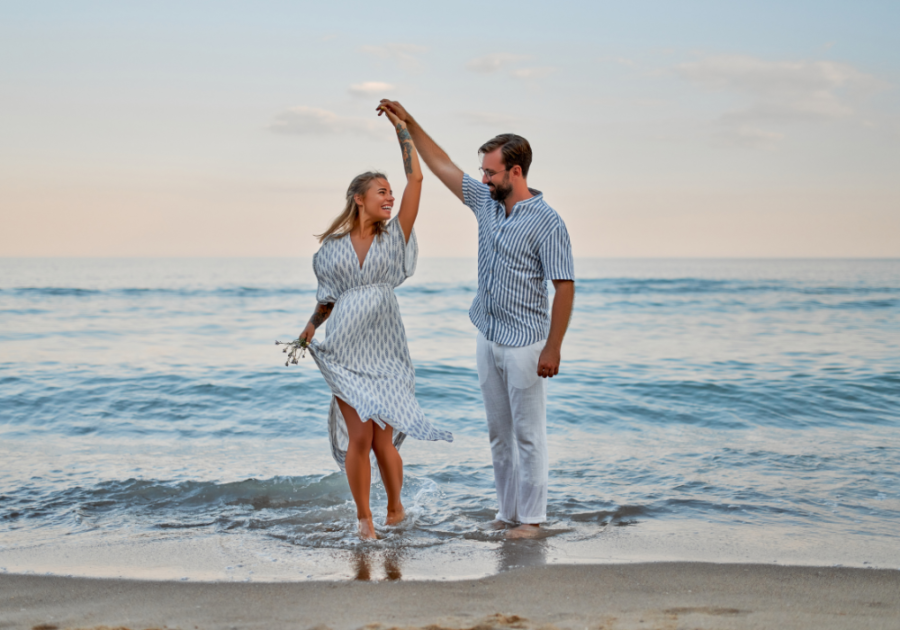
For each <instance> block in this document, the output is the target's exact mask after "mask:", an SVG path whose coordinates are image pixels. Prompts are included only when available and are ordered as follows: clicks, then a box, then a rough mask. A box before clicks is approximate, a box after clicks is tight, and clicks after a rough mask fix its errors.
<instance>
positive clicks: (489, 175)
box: [478, 168, 509, 179]
mask: <svg viewBox="0 0 900 630" xmlns="http://www.w3.org/2000/svg"><path fill="white" fill-rule="evenodd" d="M478 170H479V171H481V176H482V177H487V178H488V179H491V178H492V177H493V176H494V175H499V174H500V173H502V172H503V171H508V170H509V169H508V168H504V169H503V170H500V171H491V170H485V169H483V168H479V169H478Z"/></svg>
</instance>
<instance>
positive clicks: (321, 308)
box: [309, 304, 334, 328]
mask: <svg viewBox="0 0 900 630" xmlns="http://www.w3.org/2000/svg"><path fill="white" fill-rule="evenodd" d="M333 309H334V304H316V310H315V311H313V314H312V317H310V318H309V323H310V324H312V325H313V326H314V327H315V328H318V327H319V326H321V325H322V324H323V323H324V322H325V320H326V319H328V316H329V315H331V311H332V310H333Z"/></svg>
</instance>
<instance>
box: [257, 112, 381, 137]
mask: <svg viewBox="0 0 900 630" xmlns="http://www.w3.org/2000/svg"><path fill="white" fill-rule="evenodd" d="M269 130H270V131H272V132H274V133H281V134H289V135H318V136H325V135H339V134H350V135H356V136H367V137H370V138H380V137H381V136H383V135H384V134H385V133H386V132H387V127H386V126H385V125H384V124H383V123H382V124H379V121H378V120H369V119H366V118H356V117H351V116H340V115H338V114H335V113H334V112H330V111H328V110H326V109H317V108H315V107H292V108H290V109H288V110H285V111H283V112H281V113H280V114H278V115H277V116H275V119H274V120H273V121H272V123H271V124H270V125H269Z"/></svg>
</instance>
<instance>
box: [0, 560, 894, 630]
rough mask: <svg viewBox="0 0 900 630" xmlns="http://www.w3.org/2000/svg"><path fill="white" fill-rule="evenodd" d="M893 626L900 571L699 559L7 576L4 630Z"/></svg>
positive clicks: (1, 614)
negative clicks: (179, 577) (296, 576)
mask: <svg viewBox="0 0 900 630" xmlns="http://www.w3.org/2000/svg"><path fill="white" fill-rule="evenodd" d="M101 627H109V628H129V629H131V630H139V629H146V628H182V629H184V630H188V629H198V630H206V629H232V628H234V629H239V628H301V629H304V630H306V629H312V628H318V629H319V630H324V628H330V629H332V630H343V629H348V630H349V629H356V628H363V627H366V628H368V629H369V630H380V629H387V628H393V627H400V628H423V629H424V628H429V629H430V630H439V628H454V629H456V628H460V629H462V628H466V629H477V630H489V629H490V628H502V629H523V630H531V629H534V630H537V629H544V630H552V628H560V629H564V628H572V629H575V628H578V629H581V628H589V629H591V630H599V629H601V628H602V629H611V628H641V629H651V628H670V629H673V630H674V629H676V628H767V629H771V628H792V629H795V628H797V629H799V628H816V629H817V630H821V629H828V628H853V629H854V630H856V629H862V628H885V629H887V628H890V629H892V630H893V629H896V628H898V627H900V571H895V570H881V569H856V568H817V567H790V566H778V565H758V564H756V565H754V564H710V563H691V562H672V563H645V564H628V565H568V566H544V567H534V568H527V569H518V570H513V571H509V572H506V573H502V574H499V575H494V576H491V577H487V578H483V579H479V580H462V581H453V582H450V581H427V582H426V581H413V582H403V581H390V580H385V581H379V582H365V581H346V582H336V581H328V582H324V581H315V582H314V581H309V582H294V583H288V582H281V583H224V582H205V583H197V582H171V581H139V580H120V579H90V578H69V577H51V576H34V575H9V574H7V575H0V628H27V629H32V628H40V629H43V630H51V629H53V628H59V629H63V628H101Z"/></svg>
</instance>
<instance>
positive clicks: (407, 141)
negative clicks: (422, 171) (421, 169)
mask: <svg viewBox="0 0 900 630" xmlns="http://www.w3.org/2000/svg"><path fill="white" fill-rule="evenodd" d="M397 139H398V140H399V141H400V150H401V151H402V152H403V168H404V170H405V171H406V174H407V175H410V174H412V152H413V141H412V136H410V135H409V131H407V130H406V129H405V128H404V127H402V126H401V125H397Z"/></svg>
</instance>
